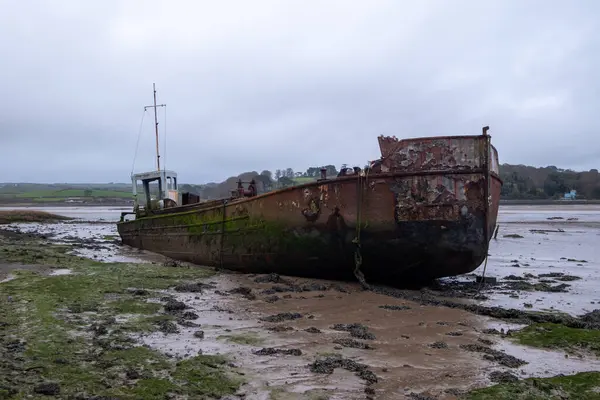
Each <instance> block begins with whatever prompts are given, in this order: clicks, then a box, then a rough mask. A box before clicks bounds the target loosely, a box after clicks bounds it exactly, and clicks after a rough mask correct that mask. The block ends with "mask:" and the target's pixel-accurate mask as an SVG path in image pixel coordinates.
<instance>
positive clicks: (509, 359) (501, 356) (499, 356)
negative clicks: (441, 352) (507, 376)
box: [460, 344, 527, 368]
mask: <svg viewBox="0 0 600 400" xmlns="http://www.w3.org/2000/svg"><path fill="white" fill-rule="evenodd" d="M460 348H461V349H463V350H467V351H473V352H477V353H484V356H483V358H485V359H486V360H488V361H494V362H497V363H499V364H501V365H504V366H506V367H509V368H518V367H520V366H522V365H525V364H527V361H523V360H521V359H518V358H517V357H514V356H511V355H510V354H506V353H503V352H501V351H498V350H494V349H492V348H490V347H487V346H482V345H479V344H461V345H460Z"/></svg>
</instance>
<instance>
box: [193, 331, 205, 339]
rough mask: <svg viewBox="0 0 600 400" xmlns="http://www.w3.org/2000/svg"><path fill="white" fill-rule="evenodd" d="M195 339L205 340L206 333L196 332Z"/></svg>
mask: <svg viewBox="0 0 600 400" xmlns="http://www.w3.org/2000/svg"><path fill="white" fill-rule="evenodd" d="M194 337H195V338H198V339H204V331H196V332H194Z"/></svg>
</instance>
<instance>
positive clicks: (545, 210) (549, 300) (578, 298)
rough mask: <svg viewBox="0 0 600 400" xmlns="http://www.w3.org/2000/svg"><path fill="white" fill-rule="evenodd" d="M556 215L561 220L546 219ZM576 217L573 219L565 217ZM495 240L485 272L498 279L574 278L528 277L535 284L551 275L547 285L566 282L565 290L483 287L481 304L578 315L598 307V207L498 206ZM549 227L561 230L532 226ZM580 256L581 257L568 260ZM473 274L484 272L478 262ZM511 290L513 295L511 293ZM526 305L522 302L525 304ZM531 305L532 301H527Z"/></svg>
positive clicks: (599, 220)
mask: <svg viewBox="0 0 600 400" xmlns="http://www.w3.org/2000/svg"><path fill="white" fill-rule="evenodd" d="M555 216H559V217H562V218H564V219H562V220H548V219H547V218H552V217H555ZM568 218H577V221H568ZM498 223H499V224H500V231H499V234H498V239H497V240H494V239H492V240H491V242H490V249H489V253H490V256H489V258H488V264H487V270H486V276H491V277H496V278H498V279H499V280H502V278H504V277H505V276H508V275H516V276H524V275H525V274H532V275H535V276H536V277H537V276H539V275H540V274H547V273H563V274H565V275H574V276H577V277H580V278H581V279H579V280H574V281H561V280H560V279H559V278H550V277H543V278H539V279H533V278H531V279H527V280H526V281H525V282H528V283H532V284H535V283H538V282H540V279H544V280H552V281H553V282H549V284H550V285H552V286H556V285H559V284H563V283H564V284H567V285H569V287H568V288H567V292H566V293H560V292H556V293H551V292H542V291H525V290H520V291H512V290H510V289H508V290H504V292H505V293H498V292H502V290H493V291H490V290H485V291H484V294H485V295H486V296H488V297H489V299H488V300H485V301H482V302H479V304H482V305H486V306H500V307H504V308H516V309H522V310H530V311H548V310H550V311H552V310H553V311H561V312H566V313H568V314H571V315H573V316H578V315H581V314H584V313H587V312H590V311H593V310H594V309H597V308H600V306H599V305H598V304H600V292H598V291H597V290H596V288H597V287H598V286H600V252H597V251H596V247H597V246H596V242H597V236H598V235H600V206H562V207H560V206H524V207H521V206H519V207H513V206H511V207H501V209H500V213H499V222H498ZM535 229H546V230H548V229H550V230H559V229H561V230H563V232H548V233H546V234H541V233H534V232H531V230H535ZM507 234H519V235H521V236H523V238H505V237H503V235H507ZM569 259H572V260H585V261H586V262H577V261H569ZM474 273H475V274H478V275H481V274H482V273H483V265H481V266H480V267H479V268H478V269H477V270H476V271H474ZM511 294H513V296H514V294H516V295H517V296H518V298H515V297H511ZM525 304H527V306H525ZM529 305H531V306H529Z"/></svg>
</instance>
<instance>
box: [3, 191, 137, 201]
mask: <svg viewBox="0 0 600 400" xmlns="http://www.w3.org/2000/svg"><path fill="white" fill-rule="evenodd" d="M14 196H15V197H17V198H22V199H35V198H47V199H65V198H69V197H111V198H115V197H119V198H123V197H126V198H130V197H132V194H131V192H123V191H117V190H84V189H64V190H33V191H28V192H24V193H18V194H15V195H14Z"/></svg>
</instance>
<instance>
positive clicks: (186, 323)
mask: <svg viewBox="0 0 600 400" xmlns="http://www.w3.org/2000/svg"><path fill="white" fill-rule="evenodd" d="M177 323H178V324H179V325H181V326H183V327H185V328H198V327H200V324H197V323H195V322H192V321H186V320H185V319H179V320H178V321H177Z"/></svg>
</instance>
